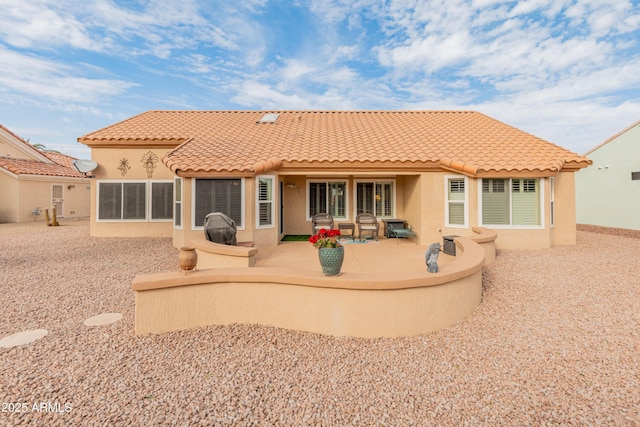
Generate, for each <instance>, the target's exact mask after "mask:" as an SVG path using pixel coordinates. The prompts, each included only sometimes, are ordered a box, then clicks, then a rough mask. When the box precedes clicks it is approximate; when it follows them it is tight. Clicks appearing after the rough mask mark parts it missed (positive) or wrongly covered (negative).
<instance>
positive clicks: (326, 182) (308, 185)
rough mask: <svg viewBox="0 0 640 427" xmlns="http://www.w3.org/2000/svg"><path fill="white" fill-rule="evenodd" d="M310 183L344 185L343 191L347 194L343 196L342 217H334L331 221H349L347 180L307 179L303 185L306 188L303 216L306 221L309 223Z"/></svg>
mask: <svg viewBox="0 0 640 427" xmlns="http://www.w3.org/2000/svg"><path fill="white" fill-rule="evenodd" d="M312 182H321V183H325V184H329V183H331V182H339V183H343V184H344V191H346V193H347V194H345V196H344V217H342V216H334V217H333V219H338V220H341V221H348V220H349V180H348V179H347V178H344V179H307V182H306V184H305V186H306V191H307V192H306V197H305V203H306V206H305V215H306V217H307V221H311V215H309V211H310V209H311V206H310V203H309V194H310V187H311V183H312Z"/></svg>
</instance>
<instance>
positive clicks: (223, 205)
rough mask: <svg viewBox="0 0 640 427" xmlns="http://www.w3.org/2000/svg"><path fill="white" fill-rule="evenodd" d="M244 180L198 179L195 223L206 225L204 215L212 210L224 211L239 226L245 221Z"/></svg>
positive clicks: (195, 195)
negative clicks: (243, 205) (243, 202)
mask: <svg viewBox="0 0 640 427" xmlns="http://www.w3.org/2000/svg"><path fill="white" fill-rule="evenodd" d="M243 184H244V182H243V180H242V179H240V178H236V179H196V185H195V187H194V204H195V208H194V209H193V215H194V218H193V224H194V225H195V226H196V227H202V226H204V217H205V216H207V214H210V213H211V212H222V213H223V214H225V215H227V216H228V217H230V218H231V219H233V220H234V221H235V223H236V225H237V226H238V227H242V226H243V224H244V222H243V220H242V218H243V207H242V200H243V199H244V185H243Z"/></svg>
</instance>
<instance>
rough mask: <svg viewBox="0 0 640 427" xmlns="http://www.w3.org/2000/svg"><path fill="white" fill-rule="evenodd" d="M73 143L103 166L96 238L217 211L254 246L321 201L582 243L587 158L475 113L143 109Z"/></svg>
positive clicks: (462, 230) (459, 229) (515, 236)
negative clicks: (578, 220) (581, 191)
mask: <svg viewBox="0 0 640 427" xmlns="http://www.w3.org/2000/svg"><path fill="white" fill-rule="evenodd" d="M78 141H79V142H81V143H83V144H86V145H87V146H89V147H91V151H92V159H93V160H94V161H95V162H97V163H98V168H97V169H96V170H95V171H94V173H95V175H96V180H95V181H93V182H92V203H91V206H92V212H91V233H92V235H96V236H173V239H174V245H175V246H182V245H185V244H188V243H189V242H190V240H191V237H192V236H194V235H198V236H201V235H202V233H203V221H204V217H205V215H206V214H208V213H209V212H213V211H221V212H224V213H226V214H227V215H229V216H231V217H232V218H233V219H234V220H235V221H236V223H237V225H238V229H239V231H238V239H239V240H245V241H246V240H250V241H254V242H256V244H257V245H258V246H261V245H273V244H277V243H278V242H279V241H280V239H281V238H282V236H284V235H286V234H309V233H310V230H311V226H310V220H311V216H312V215H313V214H315V213H317V212H323V211H327V212H329V213H330V214H332V215H333V217H334V218H335V220H336V222H354V219H355V217H356V215H357V214H358V213H360V212H370V213H373V214H375V215H376V216H377V218H378V219H379V220H383V219H398V218H400V219H403V220H406V221H407V222H408V223H409V224H411V225H412V226H413V228H414V229H415V231H416V232H417V233H418V238H419V242H420V243H422V244H429V243H432V242H442V236H443V235H461V234H467V235H468V234H471V233H472V230H471V229H472V227H474V226H485V227H489V228H492V229H495V230H497V231H498V240H497V245H498V247H502V248H507V247H509V248H516V247H535V248H544V247H551V246H554V245H558V244H575V238H576V225H575V187H574V173H575V172H576V171H577V170H579V169H581V168H584V167H586V166H588V165H589V163H590V162H589V160H588V159H586V158H584V157H582V156H580V155H578V154H575V153H573V152H571V151H569V150H566V149H563V148H561V147H558V146H556V145H554V144H551V143H549V142H547V141H544V140H542V139H540V138H537V137H535V136H532V135H530V134H528V133H525V132H523V131H520V130H518V129H516V128H513V127H511V126H508V125H506V124H504V123H502V122H499V121H497V120H495V119H492V118H491V117H488V116H486V115H483V114H480V113H477V112H471V111H268V112H265V111H148V112H145V113H142V114H140V115H138V116H134V117H132V118H129V119H127V120H125V121H122V122H120V123H116V124H114V125H112V126H109V127H106V128H104V129H101V130H97V131H95V132H92V133H89V134H87V135H84V136H82V137H80V138H78ZM381 234H382V227H381Z"/></svg>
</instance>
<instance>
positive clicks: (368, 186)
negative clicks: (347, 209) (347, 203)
mask: <svg viewBox="0 0 640 427" xmlns="http://www.w3.org/2000/svg"><path fill="white" fill-rule="evenodd" d="M394 184H395V183H394V182H393V181H387V182H376V181H374V182H357V183H356V214H361V213H371V214H373V215H375V216H376V217H382V218H392V217H393V216H394V210H395V203H394Z"/></svg>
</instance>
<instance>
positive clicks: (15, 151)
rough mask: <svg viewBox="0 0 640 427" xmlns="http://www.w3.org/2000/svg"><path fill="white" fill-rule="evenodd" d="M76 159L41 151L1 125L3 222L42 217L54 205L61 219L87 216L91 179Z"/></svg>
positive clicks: (0, 217)
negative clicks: (82, 171) (75, 165)
mask: <svg viewBox="0 0 640 427" xmlns="http://www.w3.org/2000/svg"><path fill="white" fill-rule="evenodd" d="M74 160H75V159H74V158H72V157H69V156H66V155H64V154H60V153H53V152H43V151H40V150H38V149H36V148H35V147H34V146H33V145H31V144H29V143H28V142H27V141H25V140H23V139H22V138H20V137H19V136H17V135H16V134H14V133H13V132H11V131H10V130H9V129H7V128H6V127H4V126H2V125H0V195H2V202H1V203H0V223H4V222H24V221H34V220H43V219H45V215H44V210H45V209H49V212H50V214H52V213H53V212H52V211H53V207H54V206H55V207H56V215H57V216H58V217H59V218H67V219H68V218H88V217H89V214H90V205H89V200H90V196H91V191H90V190H91V179H90V178H88V177H86V176H85V175H84V174H82V173H80V172H78V170H76V169H75V168H74V167H73V161H74ZM38 212H39V214H38Z"/></svg>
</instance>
